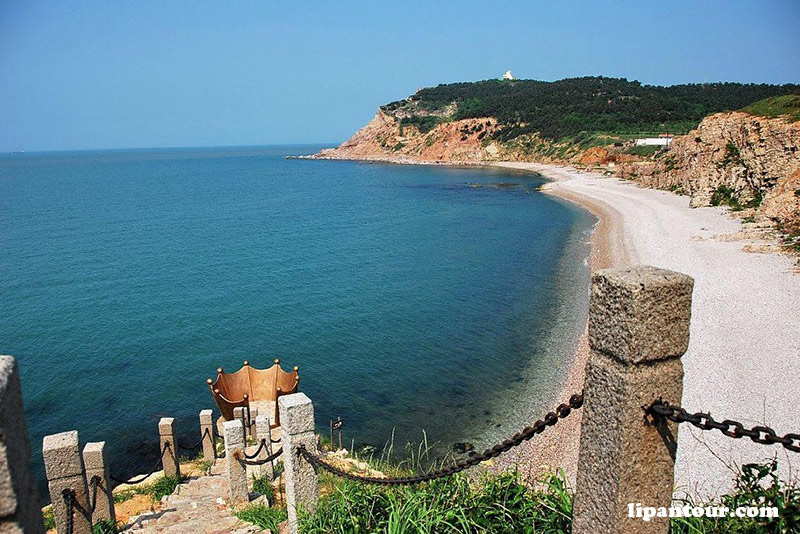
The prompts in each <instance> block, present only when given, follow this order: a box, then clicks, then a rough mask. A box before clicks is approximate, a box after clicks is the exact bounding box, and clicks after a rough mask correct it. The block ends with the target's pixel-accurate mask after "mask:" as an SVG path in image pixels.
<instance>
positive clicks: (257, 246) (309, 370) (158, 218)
mask: <svg viewBox="0 0 800 534" xmlns="http://www.w3.org/2000/svg"><path fill="white" fill-rule="evenodd" d="M313 150H315V147H266V148H224V149H172V150H130V151H103V152H71V153H47V154H17V155H2V156H0V250H1V251H2V252H1V253H0V292H1V294H0V310H2V321H0V353H2V354H11V355H14V356H16V357H17V359H18V362H19V365H20V367H21V374H22V386H23V392H24V397H25V405H26V413H27V421H28V426H29V430H30V433H31V442H32V447H33V460H32V469H33V470H34V471H35V473H36V476H37V477H38V480H39V482H40V487H41V488H43V485H42V481H43V466H42V461H41V453H40V450H41V441H42V437H43V436H44V435H46V434H49V433H55V432H61V431H65V430H72V429H77V430H78V431H79V432H80V437H81V440H82V441H83V442H86V441H99V440H105V441H107V443H108V447H109V448H110V455H111V466H112V472H114V474H116V475H118V476H119V475H123V476H127V475H132V474H134V473H137V472H142V471H143V470H144V468H145V467H147V466H149V465H150V464H151V463H152V458H154V456H155V455H156V454H157V452H158V446H157V422H158V419H159V418H160V417H163V416H172V417H176V418H177V419H178V422H179V427H180V430H181V434H182V436H183V440H184V441H187V442H189V441H194V440H195V439H197V437H198V433H199V432H198V430H197V421H198V418H197V414H198V412H199V411H200V410H201V409H203V408H207V407H212V406H213V402H212V400H211V398H210V395H209V393H208V390H207V387H206V385H205V379H206V378H210V377H213V376H214V373H215V369H216V368H217V367H218V366H222V367H224V368H226V369H231V370H233V369H238V368H239V366H240V365H241V362H242V360H244V359H248V360H250V362H251V363H252V364H253V365H255V366H259V367H267V366H268V365H269V364H270V362H271V361H272V359H273V358H275V357H280V358H282V361H283V363H284V366H285V367H291V366H294V365H299V366H300V369H301V376H302V381H301V390H302V391H304V392H305V393H307V394H308V395H309V396H310V397H311V399H312V400H313V401H314V405H315V410H316V419H317V426H318V428H319V430H320V431H325V429H326V428H327V424H328V421H329V420H330V419H332V418H335V417H336V416H341V417H342V418H343V419H344V420H345V422H346V423H345V429H344V435H345V440H347V441H348V442H349V441H350V440H351V439H353V440H355V441H356V444H374V445H378V446H380V445H381V444H383V443H384V441H385V440H387V439H388V438H389V437H390V436H391V434H392V432H393V430H394V432H395V442H396V443H397V444H401V443H405V442H406V441H408V440H419V439H420V438H421V437H422V432H421V431H422V429H424V430H425V431H426V432H427V436H428V439H429V441H431V442H434V441H438V442H440V443H441V444H442V446H441V448H440V449H439V450H441V451H444V450H447V449H448V448H449V447H450V446H451V445H452V443H453V442H455V441H464V440H466V441H470V442H473V443H475V444H476V445H478V446H481V445H483V444H486V443H488V442H489V440H491V439H493V438H494V437H499V436H501V435H502V434H504V433H507V432H509V431H514V430H516V429H517V425H519V424H520V423H522V422H526V421H527V420H528V419H529V418H536V417H538V416H539V413H538V411H539V410H541V409H545V408H547V407H549V403H551V402H552V401H553V394H554V391H555V388H556V386H557V384H558V380H559V378H560V377H561V376H562V374H563V372H564V370H565V362H567V361H568V359H569V357H570V355H571V350H572V348H573V343H574V339H575V337H576V334H577V333H578V332H579V331H580V329H581V327H582V326H583V321H584V320H585V313H586V312H585V300H586V287H587V280H588V269H587V267H586V264H585V258H586V255H587V245H586V243H585V241H586V236H587V232H588V230H589V228H590V226H591V224H592V223H593V218H592V217H591V216H590V215H588V214H587V213H586V212H584V211H582V210H579V209H578V208H575V207H573V206H571V205H569V204H567V203H565V202H562V201H559V200H557V199H554V198H552V197H550V196H547V195H544V194H542V193H539V192H538V191H536V187H537V186H538V185H540V184H541V183H543V180H542V179H540V178H539V177H537V176H535V175H531V174H514V173H513V172H511V171H501V170H497V169H475V168H458V167H449V168H448V167H421V166H413V167H412V166H397V165H376V164H365V163H355V162H331V161H307V160H287V159H285V158H284V156H285V155H286V154H300V153H309V152H311V151H313Z"/></svg>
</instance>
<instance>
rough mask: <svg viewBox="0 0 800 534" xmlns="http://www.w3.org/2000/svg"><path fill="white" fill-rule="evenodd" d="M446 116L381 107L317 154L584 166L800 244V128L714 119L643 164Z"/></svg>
mask: <svg viewBox="0 0 800 534" xmlns="http://www.w3.org/2000/svg"><path fill="white" fill-rule="evenodd" d="M442 113H443V115H442V117H435V118H436V119H437V120H435V121H433V123H432V125H431V124H429V125H427V126H426V125H425V124H418V123H409V122H408V119H409V118H410V117H413V115H410V114H404V112H403V111H402V110H401V111H398V110H393V111H390V112H387V111H386V110H385V109H380V110H379V111H378V113H377V114H376V115H375V117H374V118H373V119H372V120H371V121H370V122H369V124H367V125H366V126H364V127H363V128H361V129H360V130H359V131H358V132H356V133H355V134H354V135H353V136H352V137H351V138H350V139H348V140H347V141H345V142H344V143H342V144H341V145H340V146H339V147H337V148H333V149H326V150H323V151H321V152H319V153H318V154H316V155H315V156H314V157H316V158H323V159H357V160H377V161H393V162H399V163H449V164H476V163H485V162H493V161H536V162H541V163H564V164H571V165H582V166H585V167H591V168H595V169H598V168H599V169H603V170H606V171H607V172H614V173H616V174H618V175H619V176H620V177H622V178H626V179H629V180H634V181H637V182H639V183H641V184H643V185H645V186H648V187H654V188H659V189H669V190H672V191H675V192H679V193H682V194H686V195H689V196H690V197H691V205H692V206H708V205H721V204H722V205H729V206H731V207H732V208H734V209H735V210H737V211H739V210H740V211H742V215H743V216H747V217H752V218H753V220H754V221H755V222H758V223H769V224H772V225H775V226H777V228H778V229H779V230H780V231H782V232H783V233H784V234H786V235H787V236H788V237H789V238H790V240H794V241H795V242H796V241H798V240H800V152H799V151H798V147H800V121H794V122H792V120H791V119H789V118H786V117H784V118H768V117H763V116H759V115H753V114H749V113H743V112H727V113H716V114H713V115H710V116H708V117H706V118H705V119H703V121H702V122H701V123H700V124H699V126H698V127H697V128H696V129H694V130H692V131H691V132H689V133H688V134H687V135H683V136H679V137H676V138H675V139H674V141H673V143H672V146H671V148H670V150H669V151H661V152H658V153H656V154H655V155H654V156H649V157H648V156H644V157H639V156H636V155H634V154H633V153H631V148H630V146H629V145H630V143H631V142H626V143H625V146H620V145H623V143H620V142H616V143H613V142H612V143H609V144H608V145H607V146H590V147H588V148H587V149H583V148H582V147H581V146H580V145H579V144H578V143H576V142H570V141H566V142H564V141H562V142H555V141H552V140H548V139H545V138H542V137H541V136H539V135H538V134H524V135H520V136H518V137H516V138H513V139H511V140H507V141H505V142H501V141H499V140H498V136H497V135H496V134H497V133H498V131H499V130H500V129H501V128H502V125H501V124H499V123H498V120H497V119H495V118H494V117H480V118H470V119H462V120H448V119H447V114H448V111H447V110H443V112H442ZM438 119H441V120H438ZM609 139H610V138H609ZM609 139H606V141H605V142H609ZM615 141H616V140H615ZM595 142H596V141H595ZM599 144H600V145H602V143H599ZM615 144H616V145H617V146H614V145H615ZM795 247H798V245H796V244H795Z"/></svg>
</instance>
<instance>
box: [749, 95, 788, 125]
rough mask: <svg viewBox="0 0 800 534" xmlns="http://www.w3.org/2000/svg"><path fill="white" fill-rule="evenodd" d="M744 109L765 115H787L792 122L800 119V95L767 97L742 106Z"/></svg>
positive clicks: (773, 116) (751, 112)
mask: <svg viewBox="0 0 800 534" xmlns="http://www.w3.org/2000/svg"><path fill="white" fill-rule="evenodd" d="M742 111H744V112H745V113H750V114H751V115H761V116H763V117H772V118H775V117H787V118H788V119H789V121H790V122H796V121H800V95H782V96H773V97H770V98H765V99H764V100H759V101H758V102H755V103H753V104H750V105H749V106H747V107H745V108H742Z"/></svg>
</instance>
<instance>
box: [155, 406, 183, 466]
mask: <svg viewBox="0 0 800 534" xmlns="http://www.w3.org/2000/svg"><path fill="white" fill-rule="evenodd" d="M165 446H167V449H166V450H164V447H165ZM158 447H159V449H158V452H159V454H161V453H162V451H163V454H161V465H162V466H164V476H165V477H179V476H181V465H180V462H179V461H178V442H177V441H176V440H175V418H174V417H162V418H161V420H160V421H159V422H158Z"/></svg>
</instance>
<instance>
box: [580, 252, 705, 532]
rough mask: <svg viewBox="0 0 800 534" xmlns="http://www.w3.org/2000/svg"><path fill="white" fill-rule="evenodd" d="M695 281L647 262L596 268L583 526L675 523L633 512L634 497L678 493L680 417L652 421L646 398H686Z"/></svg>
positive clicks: (654, 502) (657, 528) (661, 499)
mask: <svg viewBox="0 0 800 534" xmlns="http://www.w3.org/2000/svg"><path fill="white" fill-rule="evenodd" d="M693 285H694V281H693V280H692V279H691V278H690V277H688V276H686V275H684V274H680V273H676V272H673V271H666V270H663V269H657V268H655V267H648V266H641V267H634V268H630V269H609V270H605V271H599V272H597V273H596V274H594V275H593V276H592V290H591V297H590V301H589V346H590V348H591V352H590V355H589V362H588V364H587V366H586V386H585V394H584V397H585V401H584V407H583V423H582V428H581V441H580V453H579V459H578V477H577V485H576V486H577V487H576V494H575V507H574V515H573V532H574V533H575V534H587V533H597V532H599V533H611V532H613V533H638V532H648V533H651V532H663V533H666V532H667V531H668V530H669V519H668V518H652V519H651V520H650V521H648V522H645V521H643V520H642V519H641V518H629V517H628V509H629V508H628V504H629V503H634V506H635V503H641V505H642V506H655V507H659V506H665V507H669V506H670V503H671V501H672V491H673V484H674V468H675V458H674V454H675V449H674V443H676V442H677V433H678V428H677V424H674V423H668V424H663V425H660V427H659V428H657V427H654V426H646V425H645V424H644V412H643V411H642V407H643V406H648V405H649V404H651V403H652V402H653V401H654V400H656V399H658V398H659V397H663V399H664V400H667V401H670V402H673V403H680V401H681V394H682V392H683V364H682V363H681V356H682V355H683V353H684V352H686V349H687V347H688V345H689V320H690V317H691V310H692V288H693ZM670 433H671V436H670ZM670 437H672V438H673V439H672V441H671V444H669V445H668V443H670V439H669V438H670Z"/></svg>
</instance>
